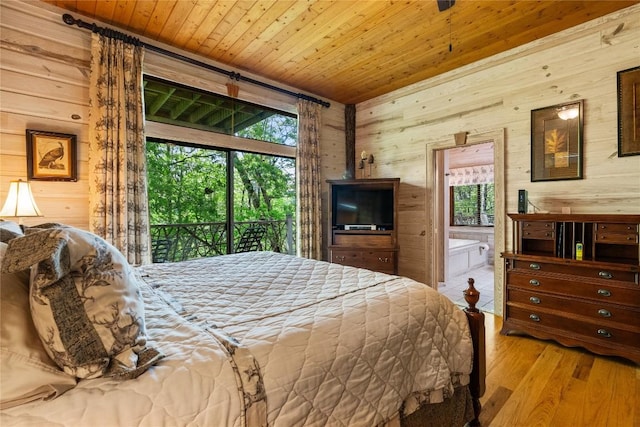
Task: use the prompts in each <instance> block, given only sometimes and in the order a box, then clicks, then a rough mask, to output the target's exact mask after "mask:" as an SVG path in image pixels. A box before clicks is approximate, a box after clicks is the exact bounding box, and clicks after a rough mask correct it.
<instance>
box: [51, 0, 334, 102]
mask: <svg viewBox="0 0 640 427" xmlns="http://www.w3.org/2000/svg"><path fill="white" fill-rule="evenodd" d="M62 20H63V21H64V23H65V24H67V25H77V26H78V27H80V28H86V29H88V30H91V31H93V32H94V33H99V34H101V35H103V36H105V37H109V38H115V39H118V40H123V41H126V42H127V43H131V44H135V45H137V46H143V47H144V48H145V49H148V50H151V51H153V52H157V53H160V54H162V55H166V56H169V57H172V58H175V59H179V60H181V61H184V62H188V63H189V64H192V65H197V66H198V67H202V68H206V69H208V70H211V71H215V72H216V73H220V74H224V75H226V76H228V77H229V78H230V79H231V80H237V81H240V80H242V81H245V82H248V83H252V84H254V85H257V86H262V87H265V88H267V89H271V90H273V91H276V92H280V93H284V94H287V95H290V96H294V97H296V98H299V99H304V100H307V101H311V102H315V103H316V104H320V105H322V106H323V107H327V108H329V106H330V105H331V104H330V103H329V102H326V101H323V100H321V99H318V98H314V97H313V96H309V95H305V94H304V93H296V92H293V91H290V90H287V89H284V88H281V87H278V86H274V85H271V84H269V83H264V82H261V81H258V80H255V79H252V78H251V77H245V76H243V75H241V74H240V73H236V72H235V71H227V70H223V69H222V68H219V67H216V66H214V65H211V64H207V63H205V62H201V61H198V60H196V59H193V58H189V57H187V56H184V55H180V54H179V53H175V52H171V51H169V50H166V49H163V48H161V47H158V46H154V45H151V44H148V43H145V42H143V41H141V40H139V39H137V38H136V37H132V36H129V35H127V34H124V33H121V32H119V31H116V30H113V29H110V28H105V27H99V26H98V25H96V24H89V23H87V22H84V21H83V20H81V19H75V18H74V17H73V16H71V15H69V14H68V13H65V14H64V15H62Z"/></svg>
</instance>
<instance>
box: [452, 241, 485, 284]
mask: <svg viewBox="0 0 640 427" xmlns="http://www.w3.org/2000/svg"><path fill="white" fill-rule="evenodd" d="M488 253H489V245H487V244H486V243H483V242H481V241H479V240H467V239H449V258H448V262H447V266H448V268H447V279H451V278H452V277H455V276H459V275H461V274H464V273H466V272H467V271H471V270H474V269H476V268H479V267H482V266H483V265H487V258H488Z"/></svg>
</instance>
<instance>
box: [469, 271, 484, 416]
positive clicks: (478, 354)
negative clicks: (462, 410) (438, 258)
mask: <svg viewBox="0 0 640 427" xmlns="http://www.w3.org/2000/svg"><path fill="white" fill-rule="evenodd" d="M467 283H469V288H468V289H465V290H464V292H463V293H464V299H465V301H466V302H467V304H468V305H469V306H468V307H466V308H465V309H464V312H465V313H466V315H467V320H468V321H469V329H470V330H471V339H472V340H473V371H471V380H470V383H469V389H470V391H471V397H472V398H473V412H474V414H475V419H474V420H473V421H471V422H470V423H469V424H470V425H471V426H479V425H480V421H479V417H480V409H481V405H480V398H481V397H482V396H483V395H484V391H485V377H486V374H487V359H486V348H485V333H484V313H483V312H481V311H480V310H478V309H477V308H476V304H477V303H478V301H479V300H480V292H478V290H477V289H476V288H475V287H474V286H473V284H474V283H475V280H473V279H471V278H469V280H468V281H467Z"/></svg>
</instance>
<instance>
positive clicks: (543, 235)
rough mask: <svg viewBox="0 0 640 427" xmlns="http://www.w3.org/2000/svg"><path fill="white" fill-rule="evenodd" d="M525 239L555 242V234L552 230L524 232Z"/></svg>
mask: <svg viewBox="0 0 640 427" xmlns="http://www.w3.org/2000/svg"><path fill="white" fill-rule="evenodd" d="M522 238H523V239H541V240H554V239H555V232H554V231H552V230H523V231H522Z"/></svg>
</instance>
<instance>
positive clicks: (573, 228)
mask: <svg viewBox="0 0 640 427" xmlns="http://www.w3.org/2000/svg"><path fill="white" fill-rule="evenodd" d="M509 217H510V218H511V219H512V220H513V239H512V241H513V245H514V248H513V251H512V252H504V253H503V254H502V257H503V258H504V259H505V265H506V275H505V281H506V283H505V293H504V295H505V297H504V301H505V302H504V324H503V327H502V333H503V334H509V333H512V332H523V333H526V334H529V335H532V336H534V337H537V338H542V339H553V340H555V341H557V342H559V343H561V344H563V345H566V346H572V347H573V346H580V347H584V348H586V349H588V350H590V351H592V352H594V353H597V354H602V355H615V356H621V357H624V358H627V359H630V360H632V361H634V362H635V363H637V364H640V285H639V283H638V276H639V271H640V252H639V250H640V243H639V229H640V215H571V214H509ZM580 249H581V252H582V254H580Z"/></svg>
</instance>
